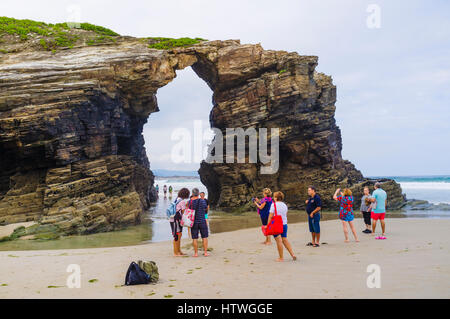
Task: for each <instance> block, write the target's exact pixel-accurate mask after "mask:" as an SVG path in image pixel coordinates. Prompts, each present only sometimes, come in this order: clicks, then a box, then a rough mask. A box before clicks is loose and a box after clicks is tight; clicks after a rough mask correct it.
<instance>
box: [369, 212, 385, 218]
mask: <svg viewBox="0 0 450 319" xmlns="http://www.w3.org/2000/svg"><path fill="white" fill-rule="evenodd" d="M371 215H372V219H373V220H384V217H385V216H386V213H374V212H372V213H371Z"/></svg>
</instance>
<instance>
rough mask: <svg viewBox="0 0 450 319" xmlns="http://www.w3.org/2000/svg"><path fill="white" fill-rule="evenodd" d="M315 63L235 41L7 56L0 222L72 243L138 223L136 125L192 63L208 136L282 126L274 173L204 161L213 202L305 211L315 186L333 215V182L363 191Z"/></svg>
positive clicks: (326, 81) (0, 103) (147, 175)
mask: <svg viewBox="0 0 450 319" xmlns="http://www.w3.org/2000/svg"><path fill="white" fill-rule="evenodd" d="M316 65H317V57H314V56H300V55H298V54H297V53H295V52H294V53H289V52H285V51H272V50H263V49H262V47H261V46H260V45H259V44H256V45H251V44H248V45H241V44H240V43H239V41H236V40H228V41H209V42H201V43H199V44H197V45H194V46H191V47H187V48H177V49H173V50H171V51H165V50H155V49H149V48H148V47H147V46H146V45H145V44H144V43H142V42H140V41H137V40H136V39H133V38H130V39H127V40H124V41H122V42H120V43H119V44H118V45H114V46H96V47H80V48H75V49H72V50H67V51H58V52H56V53H49V52H34V51H32V52H22V53H17V54H11V55H8V56H7V57H6V58H5V59H3V60H2V64H1V65H0V88H1V90H0V151H1V152H2V155H3V156H2V158H1V160H0V165H1V167H2V172H1V176H0V181H1V187H0V223H2V224H8V223H13V222H22V221H29V220H34V221H37V222H39V224H40V225H43V226H42V227H44V226H45V225H47V226H45V227H50V226H51V227H54V228H57V230H58V231H59V232H61V233H66V234H71V233H89V232H97V231H105V230H113V229H115V228H117V227H121V226H123V225H127V224H133V223H137V222H139V219H140V216H141V213H142V211H143V210H145V209H147V208H148V207H149V205H150V202H151V201H153V200H154V199H155V196H154V195H155V194H154V191H153V175H152V173H151V171H150V165H149V162H148V159H147V156H146V152H145V148H144V140H143V136H142V128H143V125H144V123H145V122H146V121H147V118H148V116H149V115H150V114H151V113H153V112H155V111H157V110H158V105H157V99H156V95H157V90H158V88H160V87H162V86H164V85H166V84H167V83H169V82H170V81H172V80H173V79H174V78H175V76H176V70H179V69H183V68H185V67H189V66H191V67H192V68H193V70H194V71H195V72H196V73H197V74H198V75H199V76H200V77H201V78H202V79H203V80H204V81H205V82H206V83H207V84H208V85H209V86H210V88H211V89H212V90H213V106H212V110H211V114H210V121H211V125H212V126H213V127H216V128H219V129H221V130H224V129H225V128H227V127H242V128H244V129H245V128H248V127H256V128H260V127H267V128H271V127H279V128H280V129H281V134H280V155H281V162H280V169H279V171H278V173H277V174H274V175H261V174H259V173H258V169H257V168H258V165H259V164H207V163H202V164H201V168H200V170H199V173H200V176H201V180H202V182H203V183H204V184H205V185H206V187H207V188H208V191H209V196H210V199H211V203H212V204H213V205H214V206H218V207H221V208H223V209H227V208H231V209H236V208H242V207H245V206H246V205H247V206H248V203H249V200H250V198H251V197H252V196H254V195H255V194H256V193H257V192H259V191H260V190H261V189H262V188H263V187H271V188H272V189H274V190H277V189H279V190H282V191H283V192H285V194H286V195H287V196H286V201H287V202H288V204H289V205H290V206H291V207H302V206H303V203H304V199H305V197H306V194H305V191H306V186H307V185H309V184H311V183H314V184H315V185H316V186H317V187H318V188H319V190H320V192H321V194H322V195H323V199H324V202H325V204H326V205H328V207H330V205H331V196H330V195H331V192H332V190H333V189H334V187H336V186H337V185H339V186H348V187H353V188H354V189H358V188H360V187H362V185H365V183H371V182H370V181H366V180H365V179H364V178H363V176H362V175H361V173H360V172H359V171H358V170H356V169H355V168H354V166H353V165H352V164H351V163H350V162H348V161H345V160H343V159H342V157H341V149H342V143H341V135H340V130H339V128H338V127H337V126H336V124H335V120H334V111H335V106H334V103H335V100H336V88H335V86H334V85H333V84H332V80H331V77H329V76H326V75H324V74H320V73H316V72H315V67H316ZM388 184H389V185H391V189H392V192H393V193H394V196H391V197H390V198H392V199H393V200H391V204H394V205H398V204H401V203H402V198H401V190H400V188H399V187H398V185H397V184H395V182H392V181H390V182H389V183H388Z"/></svg>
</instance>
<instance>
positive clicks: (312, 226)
mask: <svg viewBox="0 0 450 319" xmlns="http://www.w3.org/2000/svg"><path fill="white" fill-rule="evenodd" d="M308 195H309V198H308V199H307V200H306V212H307V213H308V224H309V231H310V232H311V237H312V241H311V242H310V243H308V244H307V246H313V247H319V246H320V245H319V240H320V224H319V222H320V209H321V208H322V201H321V199H320V196H319V195H318V194H317V193H316V188H315V187H314V186H309V187H308Z"/></svg>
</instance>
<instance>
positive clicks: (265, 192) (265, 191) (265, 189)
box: [263, 187, 272, 196]
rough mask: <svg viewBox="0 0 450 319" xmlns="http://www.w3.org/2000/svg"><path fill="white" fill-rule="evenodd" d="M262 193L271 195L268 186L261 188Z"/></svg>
mask: <svg viewBox="0 0 450 319" xmlns="http://www.w3.org/2000/svg"><path fill="white" fill-rule="evenodd" d="M263 194H264V195H266V196H271V195H272V191H271V190H270V188H267V187H266V188H264V189H263Z"/></svg>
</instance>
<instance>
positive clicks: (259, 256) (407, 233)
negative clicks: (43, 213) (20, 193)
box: [0, 218, 450, 299]
mask: <svg viewBox="0 0 450 319" xmlns="http://www.w3.org/2000/svg"><path fill="white" fill-rule="evenodd" d="M356 225H357V227H358V231H360V229H362V220H360V219H358V220H356ZM321 227H322V240H321V241H322V242H326V243H327V244H324V245H322V246H321V247H319V248H312V247H306V246H305V244H306V243H307V242H308V241H309V239H310V237H309V233H308V228H307V224H306V223H297V224H290V225H289V231H288V238H289V240H290V241H291V244H292V245H293V248H294V251H295V253H296V255H297V257H298V260H297V261H295V262H294V261H292V260H291V259H290V257H289V255H288V254H287V252H286V253H285V262H283V263H277V262H276V261H275V259H276V257H277V252H276V246H275V243H273V244H272V246H264V245H261V244H260V242H261V241H262V239H263V238H262V236H261V234H260V229H257V228H252V229H243V230H238V231H233V232H227V233H220V234H214V235H212V236H211V237H210V247H212V251H211V252H210V256H209V257H203V256H202V257H198V258H194V257H191V256H192V250H190V249H187V248H186V249H185V252H186V253H188V254H189V257H173V256H172V250H171V248H172V243H171V242H160V243H152V244H145V245H137V246H128V247H114V248H94V249H74V250H48V251H3V252H0V298H183V299H185V298H449V297H450V285H449V283H450V251H449V250H450V236H449V235H448V229H449V227H450V219H412V218H408V219H388V220H387V227H388V228H387V236H388V239H387V240H375V239H374V237H373V236H371V235H365V234H362V233H361V234H360V240H361V242H359V243H355V242H354V241H352V242H350V243H344V237H343V233H342V230H341V224H340V222H339V221H337V220H332V221H324V222H322V223H321ZM351 238H352V237H351ZM189 243H190V241H189V240H187V239H184V240H183V242H182V246H186V245H188V244H189ZM138 259H142V260H154V261H155V262H156V263H157V265H158V267H159V272H160V280H159V282H158V283H157V284H150V285H140V286H128V287H126V286H122V285H123V282H124V277H125V272H126V270H127V268H128V265H129V263H130V262H131V261H133V260H138ZM69 264H78V265H80V267H81V288H68V287H67V286H66V280H67V277H68V276H69V273H67V272H66V269H67V266H68V265H69ZM370 264H377V265H379V266H380V269H381V288H368V287H367V284H366V280H367V277H368V276H369V275H370V274H369V273H368V272H367V266H368V265H370ZM269 277H271V278H272V279H269Z"/></svg>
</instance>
